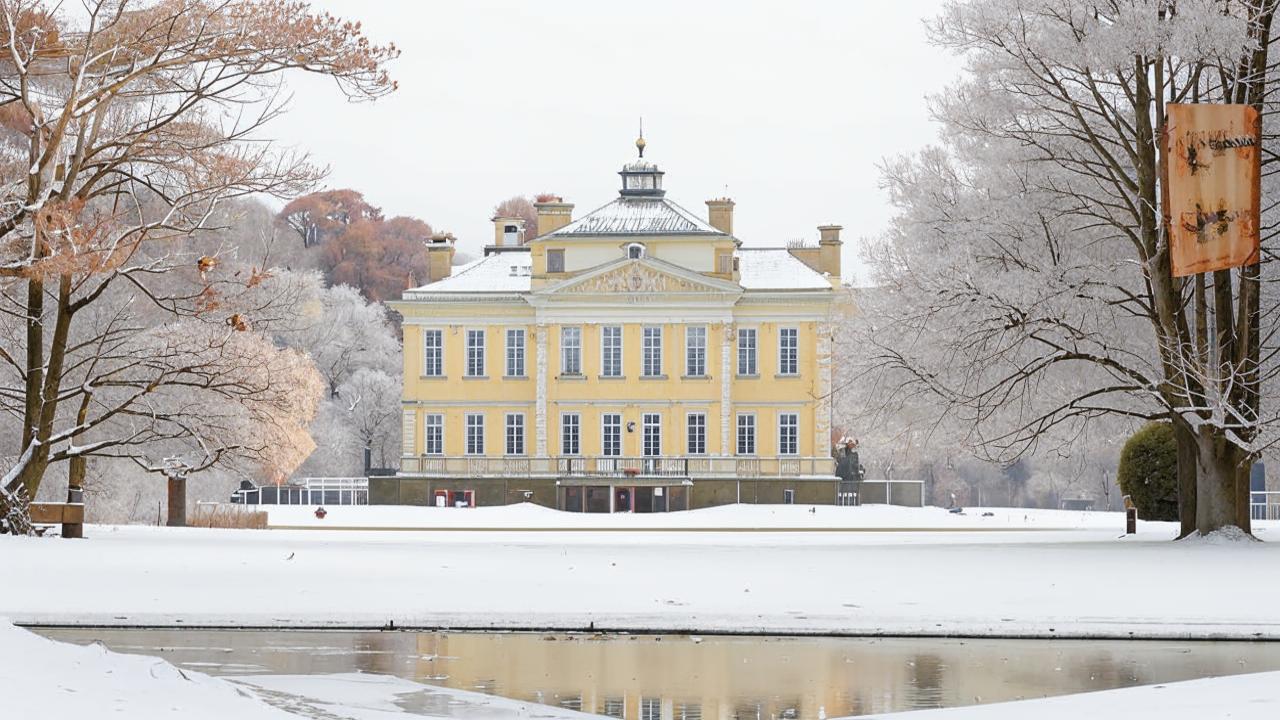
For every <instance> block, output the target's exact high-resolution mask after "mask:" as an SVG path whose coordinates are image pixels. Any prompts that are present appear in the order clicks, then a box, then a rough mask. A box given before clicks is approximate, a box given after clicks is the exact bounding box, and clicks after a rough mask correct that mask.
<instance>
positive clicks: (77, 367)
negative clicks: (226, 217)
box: [0, 0, 396, 514]
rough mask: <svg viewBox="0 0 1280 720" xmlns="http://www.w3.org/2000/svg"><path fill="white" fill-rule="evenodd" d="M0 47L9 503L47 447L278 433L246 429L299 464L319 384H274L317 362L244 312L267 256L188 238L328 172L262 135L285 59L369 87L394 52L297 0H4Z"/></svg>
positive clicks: (213, 456) (118, 447) (240, 443)
mask: <svg viewBox="0 0 1280 720" xmlns="http://www.w3.org/2000/svg"><path fill="white" fill-rule="evenodd" d="M0 46H2V51H0V78H3V82H0V294H2V296H3V297H2V300H3V305H4V308H5V312H4V315H5V317H4V323H3V324H4V327H3V328H0V333H3V334H2V335H0V371H3V373H4V377H3V385H2V386H0V409H2V410H3V411H4V412H6V413H7V414H8V415H9V416H10V417H12V418H16V419H17V420H18V422H19V424H20V431H19V434H20V441H19V445H18V452H17V453H16V455H15V457H14V459H13V462H12V464H11V466H10V467H9V468H8V469H7V472H5V473H4V476H3V480H0V487H3V488H4V492H3V493H0V514H3V513H4V511H5V508H6V506H8V505H11V504H12V502H13V500H14V496H13V494H14V493H15V492H18V493H23V494H25V495H26V496H28V497H30V496H34V495H35V493H36V492H37V491H38V489H39V487H40V484H41V481H42V480H43V479H44V477H45V475H46V473H47V471H48V470H49V468H50V466H51V464H53V463H56V462H59V461H62V460H67V461H70V460H76V459H82V458H84V457H86V456H88V455H93V454H101V453H111V454H119V453H123V454H127V455H128V456H129V457H131V458H133V459H135V460H140V461H142V462H146V461H147V460H146V458H148V457H150V451H149V450H147V451H144V450H142V448H143V447H144V446H146V444H147V443H148V442H154V443H156V444H157V445H162V444H168V443H178V444H179V445H181V446H182V448H183V449H184V450H186V451H190V452H192V454H193V455H198V456H199V457H193V458H192V459H191V462H192V463H194V465H195V466H197V467H198V466H203V465H206V464H208V463H209V462H210V461H216V460H217V459H218V458H220V457H226V456H228V455H229V454H233V453H235V452H238V451H240V450H241V449H244V448H246V447H247V446H246V445H245V444H244V443H245V442H246V439H245V435H244V434H243V433H242V431H243V430H244V429H246V428H250V427H257V428H258V429H261V430H263V431H266V430H268V429H270V428H275V430H273V431H272V432H277V431H278V433H277V435H276V436H275V437H268V436H265V435H264V436H262V437H259V438H257V439H251V440H250V442H251V444H252V443H262V442H264V441H267V440H280V441H282V442H293V443H295V444H294V445H293V446H292V447H282V448H279V452H280V453H282V455H281V456H279V457H275V458H268V457H266V456H262V457H260V458H259V459H261V460H263V461H264V462H266V463H267V464H269V465H274V466H276V467H278V468H279V469H283V468H285V467H288V466H289V465H291V464H296V463H295V460H296V459H297V458H296V457H293V456H294V455H296V453H297V452H298V451H299V450H300V447H301V446H299V445H297V444H296V443H297V442H299V441H300V440H301V438H299V437H297V433H296V427H295V425H296V421H297V420H298V419H299V418H300V417H301V416H303V415H305V414H306V410H305V407H304V406H305V405H306V404H307V403H310V402H312V400H311V399H308V398H299V399H296V402H297V403H300V404H299V405H294V404H292V403H294V402H295V399H293V398H288V397H284V396H283V395H282V394H281V393H280V388H279V387H277V386H276V383H293V382H301V383H302V385H301V386H300V387H301V388H302V389H303V390H306V389H307V388H308V387H310V383H309V382H307V380H306V377H305V375H306V372H305V371H304V370H303V369H302V367H301V363H300V361H299V360H298V358H297V356H296V355H294V354H293V353H291V352H289V351H282V350H280V349H279V348H277V347H275V346H274V345H272V344H271V343H269V342H264V339H265V336H263V335H258V334H256V333H258V332H260V331H261V325H262V324H263V323H262V319H261V318H259V317H255V316H254V315H253V314H252V313H249V314H246V313H244V312H241V311H240V310H239V308H243V307H249V306H251V303H250V301H249V300H250V298H251V297H255V296H257V297H259V299H261V294H262V293H261V288H262V287H263V286H264V282H265V280H266V279H267V274H268V273H267V271H266V270H265V266H257V267H256V268H254V267H246V266H245V265H243V264H237V263H231V262H224V260H226V258H223V257H220V256H218V255H216V254H214V255H209V254H203V253H199V252H196V251H193V247H192V246H191V245H190V244H189V242H188V241H190V240H191V239H192V237H193V235H195V234H197V233H198V231H199V230H201V229H202V228H208V227H209V226H210V219H211V218H212V217H213V216H214V214H215V213H216V211H217V209H218V207H219V205H220V204H221V203H224V202H226V201H228V200H229V199H232V198H237V197H242V196H247V195H251V194H255V193H269V194H277V195H285V194H294V193H297V192H303V191H306V190H308V189H310V188H311V186H312V185H313V184H314V182H315V181H316V180H317V179H318V178H319V176H320V173H319V172H318V171H317V170H315V169H314V168H312V167H310V166H309V165H308V164H307V162H306V158H305V157H301V156H298V155H296V154H293V153H289V152H284V153H281V152H278V151H277V150H276V149H275V148H274V146H272V145H271V144H270V143H268V142H265V141H264V136H263V130H264V127H265V126H266V125H267V124H268V123H269V122H270V121H271V119H272V118H274V117H276V116H277V115H278V114H279V113H280V112H282V110H283V107H282V104H281V100H280V99H281V98H282V97H283V95H282V94H281V93H280V92H279V90H280V78H282V77H283V74H284V73H285V72H286V71H289V70H302V71H307V72H314V73H320V74H325V75H328V76H331V77H333V78H334V79H335V80H336V81H337V85H338V87H340V88H341V90H342V91H344V92H345V93H347V94H348V96H350V97H352V98H354V99H371V98H376V97H378V96H380V95H383V94H385V93H386V92H389V91H390V90H392V89H393V88H394V84H393V83H392V82H391V80H390V79H389V78H388V76H387V74H386V72H385V71H384V69H383V65H384V64H385V62H386V61H387V60H389V59H391V58H392V57H394V56H395V54H396V51H395V49H394V48H392V47H378V46H375V45H372V44H371V43H370V42H369V41H368V40H367V39H366V38H365V37H364V36H363V35H362V33H361V31H360V28H359V25H358V24H354V23H348V22H344V21H342V20H339V19H337V18H334V17H332V16H329V15H326V14H315V13H312V12H310V10H309V9H308V8H307V7H306V6H305V5H304V4H301V3H294V2H288V1H287V0H228V1H217V2H215V1H212V0H164V1H162V2H128V1H127V0H126V1H123V2H122V1H120V0H89V1H88V2H85V3H83V4H81V5H77V7H76V8H75V9H74V11H73V10H72V9H70V8H66V7H63V6H61V5H58V4H55V3H48V2H42V1H39V0H6V1H5V2H2V3H0ZM271 302H274V301H271ZM269 304H270V303H269ZM156 315H159V316H165V317H167V320H168V322H169V323H170V324H169V325H168V326H162V325H159V324H157V323H156V322H155V321H154V320H155V317H154V316H156ZM210 398H212V404H213V405H215V406H216V405H218V404H219V403H220V402H222V401H224V400H225V401H226V402H228V403H231V404H232V405H233V406H234V405H238V406H239V407H238V408H237V407H228V408H227V409H226V410H225V411H224V410H220V409H215V411H214V416H215V417H214V419H212V420H211V421H210V423H211V425H214V426H218V427H216V428H214V429H210V427H209V426H207V425H206V423H205V408H204V407H201V401H203V400H206V399H210ZM223 413H225V414H223ZM219 418H221V419H219ZM117 433H120V434H117ZM259 447H261V446H259Z"/></svg>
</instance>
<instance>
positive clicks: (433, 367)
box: [422, 328, 444, 377]
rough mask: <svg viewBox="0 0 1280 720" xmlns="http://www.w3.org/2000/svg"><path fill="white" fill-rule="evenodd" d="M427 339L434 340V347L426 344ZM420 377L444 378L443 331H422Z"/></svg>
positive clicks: (437, 329)
mask: <svg viewBox="0 0 1280 720" xmlns="http://www.w3.org/2000/svg"><path fill="white" fill-rule="evenodd" d="M427 338H435V340H436V342H435V344H434V346H433V345H431V344H430V343H428V342H427ZM433 350H434V351H435V352H434V354H433V353H432V351H433ZM422 376H423V377H444V330H441V329H440V328H423V330H422Z"/></svg>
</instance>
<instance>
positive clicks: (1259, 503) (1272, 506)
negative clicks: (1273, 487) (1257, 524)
mask: <svg viewBox="0 0 1280 720" xmlns="http://www.w3.org/2000/svg"><path fill="white" fill-rule="evenodd" d="M1249 518H1250V519H1251V520H1280V492H1278V491H1271V492H1252V493H1249Z"/></svg>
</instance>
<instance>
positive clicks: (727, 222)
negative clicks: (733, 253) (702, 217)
mask: <svg viewBox="0 0 1280 720" xmlns="http://www.w3.org/2000/svg"><path fill="white" fill-rule="evenodd" d="M707 222H709V223H711V227H713V228H715V229H717V230H719V231H720V232H722V233H724V234H725V235H732V234H733V201H732V200H730V199H729V198H716V199H714V200H708V201H707Z"/></svg>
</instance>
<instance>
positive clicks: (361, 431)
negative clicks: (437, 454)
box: [338, 368, 403, 468]
mask: <svg viewBox="0 0 1280 720" xmlns="http://www.w3.org/2000/svg"><path fill="white" fill-rule="evenodd" d="M402 387H403V383H402V381H401V374H400V372H399V371H398V370H397V371H396V372H394V373H387V372H383V371H382V370H375V369H373V368H360V369H358V370H356V371H355V372H353V373H352V374H351V375H350V377H348V378H347V379H346V380H345V381H344V382H343V383H342V385H341V386H339V387H338V398H339V400H341V402H342V406H343V407H344V408H345V410H346V412H347V414H348V417H349V423H350V426H351V428H352V429H353V430H354V433H353V434H354V437H355V438H356V440H357V441H358V442H359V446H360V448H361V449H362V450H363V449H364V448H369V451H370V453H371V455H372V462H373V463H374V465H375V466H376V467H380V468H386V467H393V466H394V464H395V463H396V462H397V461H398V460H399V458H400V416H401V408H400V397H401V389H402Z"/></svg>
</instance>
